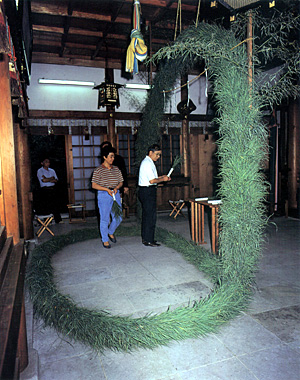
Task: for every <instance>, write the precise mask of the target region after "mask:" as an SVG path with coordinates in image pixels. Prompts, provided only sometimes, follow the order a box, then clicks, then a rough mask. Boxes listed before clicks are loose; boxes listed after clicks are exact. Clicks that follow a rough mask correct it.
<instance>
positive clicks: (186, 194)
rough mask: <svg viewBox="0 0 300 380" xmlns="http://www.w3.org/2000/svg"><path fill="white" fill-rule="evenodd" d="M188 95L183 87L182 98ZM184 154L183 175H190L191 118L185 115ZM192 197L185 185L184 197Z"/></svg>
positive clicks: (183, 131) (183, 123)
mask: <svg viewBox="0 0 300 380" xmlns="http://www.w3.org/2000/svg"><path fill="white" fill-rule="evenodd" d="M187 80H188V77H187V76H184V77H182V78H181V85H183V84H186V83H187ZM187 97H188V92H187V86H184V87H182V88H181V100H186V99H187ZM182 156H183V165H182V168H183V175H184V176H185V177H189V176H190V144H189V120H188V118H187V117H185V118H184V119H183V120H182ZM189 197H190V189H189V187H188V186H185V187H184V199H188V198H189Z"/></svg>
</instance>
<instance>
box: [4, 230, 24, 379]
mask: <svg viewBox="0 0 300 380" xmlns="http://www.w3.org/2000/svg"><path fill="white" fill-rule="evenodd" d="M25 266H26V255H25V249H24V241H21V242H20V243H19V244H16V245H14V244H13V239H12V237H7V233H6V228H5V227H4V226H0V378H1V380H2V379H3V380H4V379H18V378H19V373H20V372H22V371H23V370H24V369H25V368H26V366H27V365H28V352H27V337H26V320H25V305H24V279H25Z"/></svg>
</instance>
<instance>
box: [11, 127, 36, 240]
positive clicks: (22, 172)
mask: <svg viewBox="0 0 300 380" xmlns="http://www.w3.org/2000/svg"><path fill="white" fill-rule="evenodd" d="M14 132H15V133H14V135H15V142H16V148H17V149H16V169H17V177H18V180H17V182H18V187H17V190H18V191H17V192H18V199H19V211H20V235H21V237H23V238H24V239H26V240H28V239H31V238H32V237H33V225H32V193H31V186H30V178H31V160H30V153H29V145H28V136H27V133H26V131H25V129H21V128H20V126H19V124H14Z"/></svg>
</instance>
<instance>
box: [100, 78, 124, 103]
mask: <svg viewBox="0 0 300 380" xmlns="http://www.w3.org/2000/svg"><path fill="white" fill-rule="evenodd" d="M120 87H122V85H121V84H117V83H107V82H103V83H101V84H99V85H98V86H95V87H94V88H93V90H99V94H98V108H100V107H106V106H115V107H117V108H118V107H120V99H119V91H118V90H119V88H120Z"/></svg>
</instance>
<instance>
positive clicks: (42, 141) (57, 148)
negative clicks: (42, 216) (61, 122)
mask: <svg viewBox="0 0 300 380" xmlns="http://www.w3.org/2000/svg"><path fill="white" fill-rule="evenodd" d="M29 146H30V157H31V173H32V179H31V186H32V192H33V208H34V209H35V210H36V209H37V208H38V205H39V189H40V185H39V181H38V179H37V171H38V169H39V168H40V167H41V162H42V161H43V160H44V159H45V158H49V160H50V167H51V168H52V169H54V170H55V172H56V174H57V177H58V182H57V185H56V186H57V194H58V197H57V202H58V207H59V211H60V213H67V212H68V208H67V204H68V203H69V201H68V187H67V169H66V152H65V136H62V135H57V136H56V135H50V136H39V135H29Z"/></svg>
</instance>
